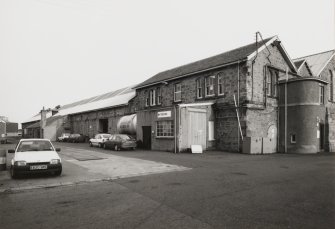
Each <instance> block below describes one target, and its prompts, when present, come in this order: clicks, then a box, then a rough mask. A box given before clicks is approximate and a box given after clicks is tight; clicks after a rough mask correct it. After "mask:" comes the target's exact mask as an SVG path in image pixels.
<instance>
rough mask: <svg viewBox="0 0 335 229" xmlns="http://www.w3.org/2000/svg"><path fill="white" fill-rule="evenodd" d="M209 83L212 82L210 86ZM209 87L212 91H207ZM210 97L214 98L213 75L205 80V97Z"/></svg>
mask: <svg viewBox="0 0 335 229" xmlns="http://www.w3.org/2000/svg"><path fill="white" fill-rule="evenodd" d="M209 79H210V80H209ZM208 80H209V84H207V82H208ZM211 81H212V84H210V83H211ZM211 86H212V87H213V89H208V88H210V87H211ZM207 89H208V90H207ZM210 91H212V94H209V92H210ZM211 96H215V75H210V76H207V77H206V78H205V97H211Z"/></svg>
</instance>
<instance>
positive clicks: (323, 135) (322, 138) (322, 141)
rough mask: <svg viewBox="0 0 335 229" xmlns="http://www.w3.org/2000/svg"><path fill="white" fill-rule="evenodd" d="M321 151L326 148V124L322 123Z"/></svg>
mask: <svg viewBox="0 0 335 229" xmlns="http://www.w3.org/2000/svg"><path fill="white" fill-rule="evenodd" d="M319 125H320V130H319V131H320V144H319V145H320V151H323V150H324V140H325V124H323V123H320V124H319Z"/></svg>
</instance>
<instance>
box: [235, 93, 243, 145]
mask: <svg viewBox="0 0 335 229" xmlns="http://www.w3.org/2000/svg"><path fill="white" fill-rule="evenodd" d="M234 103H235V108H236V116H237V121H238V126H239V129H240V134H241V139H242V141H243V134H242V128H241V123H240V116H239V113H238V108H237V105H236V98H235V94H234Z"/></svg>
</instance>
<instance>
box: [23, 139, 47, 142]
mask: <svg viewBox="0 0 335 229" xmlns="http://www.w3.org/2000/svg"><path fill="white" fill-rule="evenodd" d="M29 141H48V142H50V140H49V139H45V138H25V139H21V140H20V142H29Z"/></svg>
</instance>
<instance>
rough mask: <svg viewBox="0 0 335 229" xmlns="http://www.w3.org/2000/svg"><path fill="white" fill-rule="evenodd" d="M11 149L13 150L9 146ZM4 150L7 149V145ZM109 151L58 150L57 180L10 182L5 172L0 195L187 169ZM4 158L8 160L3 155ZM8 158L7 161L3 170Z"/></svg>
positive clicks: (32, 177)
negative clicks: (61, 171)
mask: <svg viewBox="0 0 335 229" xmlns="http://www.w3.org/2000/svg"><path fill="white" fill-rule="evenodd" d="M13 147H14V146H13ZM6 148H10V146H8V145H7V147H6ZM111 152H112V151H106V152H103V153H102V152H98V151H96V150H90V149H79V148H74V147H71V146H62V148H61V152H60V153H59V155H60V157H61V158H62V163H63V173H62V175H61V176H59V177H56V176H50V175H27V176H23V177H22V178H20V179H16V180H14V179H11V177H10V173H9V170H8V169H7V171H0V193H1V192H12V191H21V190H29V189H35V188H47V187H57V186H68V185H77V184H85V183H89V182H95V181H104V180H114V179H119V178H126V177H133V176H144V175H149V174H157V173H166V172H179V171H185V170H189V169H190V168H187V167H184V166H178V165H173V164H166V163H161V162H156V161H150V160H143V159H137V158H131V157H123V156H116V155H112V154H111ZM7 156H8V157H10V156H12V155H10V154H7ZM9 162H10V158H7V167H8V166H9V164H8V163H9Z"/></svg>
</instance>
